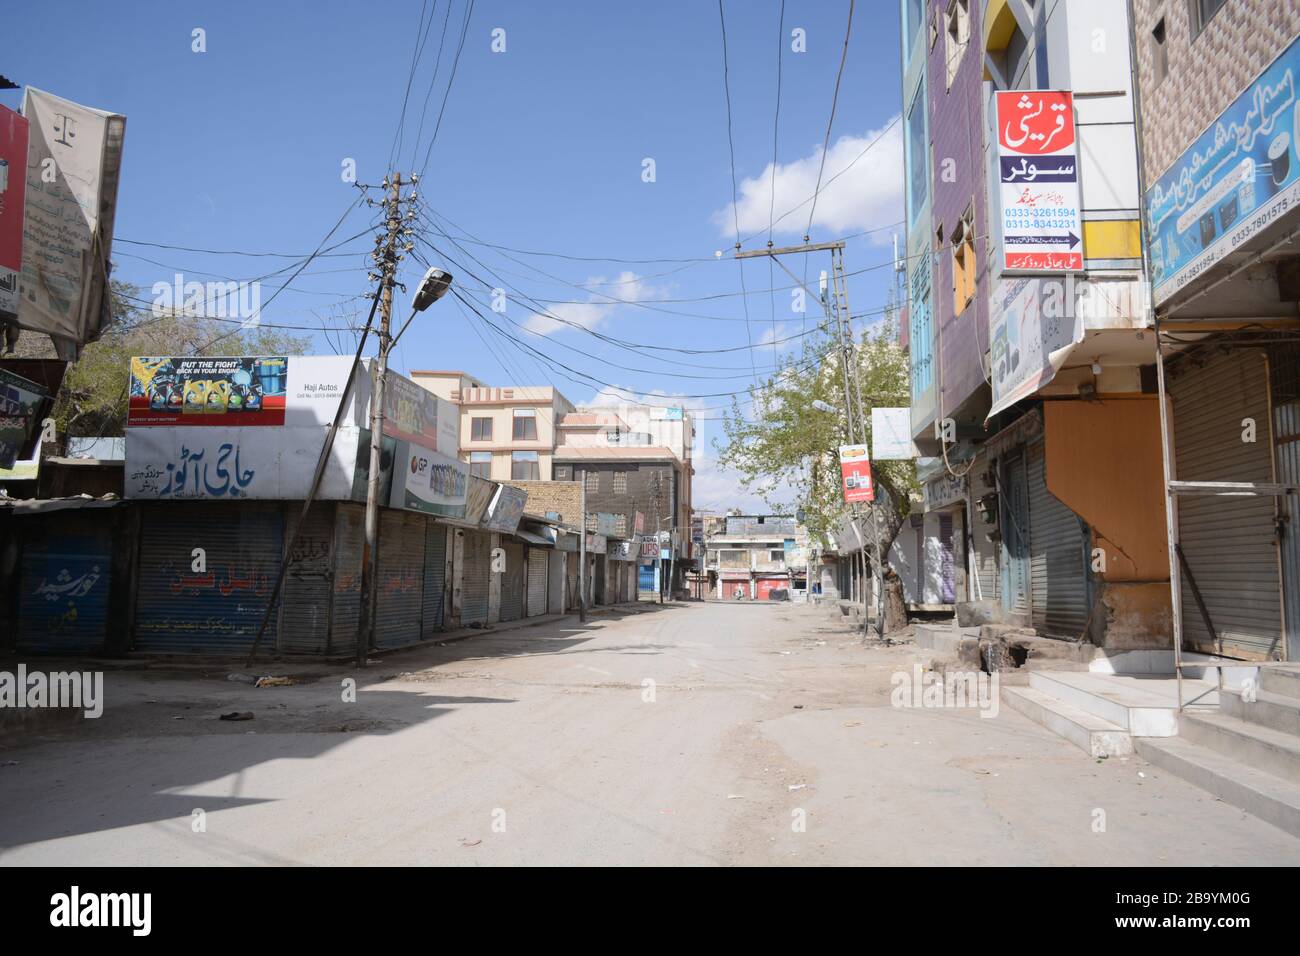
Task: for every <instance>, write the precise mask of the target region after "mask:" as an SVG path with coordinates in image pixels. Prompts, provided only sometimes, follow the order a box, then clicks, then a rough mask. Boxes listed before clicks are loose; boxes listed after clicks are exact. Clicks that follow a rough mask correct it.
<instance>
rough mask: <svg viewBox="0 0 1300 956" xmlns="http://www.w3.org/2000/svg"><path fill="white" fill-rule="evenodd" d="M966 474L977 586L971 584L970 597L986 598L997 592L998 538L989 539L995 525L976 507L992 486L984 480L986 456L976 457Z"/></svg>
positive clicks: (989, 598)
mask: <svg viewBox="0 0 1300 956" xmlns="http://www.w3.org/2000/svg"><path fill="white" fill-rule="evenodd" d="M970 476H971V501H972V506H971V516H970V520H971V546H972V548H973V550H974V558H975V582H974V583H975V584H976V585H977V586H978V590H976V589H974V588H972V590H973V591H974V593H973V594H972V595H971V597H972V598H975V599H979V600H985V601H987V600H991V599H993V598H996V597H997V596H998V584H999V581H998V577H999V575H998V542H997V538H996V537H995V538H994V539H993V540H992V541H990V540H989V535H990V534H992V533H993V531H995V530H996V529H997V526H996V525H994V524H989V523H988V522H986V521H985V520H984V517H983V513H982V512H981V511H980V508H979V500H980V499H981V498H983V497H984V496H986V495H988V494H991V493H992V492H994V491H995V490H996V489H995V488H994V487H993V486H992V485H991V484H989V482H988V481H987V478H988V459H986V458H984V457H983V456H981V457H980V458H978V459H976V462H975V466H974V467H973V468H972V469H971V473H970Z"/></svg>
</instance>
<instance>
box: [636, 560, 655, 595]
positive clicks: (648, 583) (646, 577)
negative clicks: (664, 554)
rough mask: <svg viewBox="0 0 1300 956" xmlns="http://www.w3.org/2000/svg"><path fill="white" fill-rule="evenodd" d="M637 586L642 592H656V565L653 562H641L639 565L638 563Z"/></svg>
mask: <svg viewBox="0 0 1300 956" xmlns="http://www.w3.org/2000/svg"><path fill="white" fill-rule="evenodd" d="M636 586H637V590H638V591H640V592H642V593H646V594H654V590H655V566H654V565H653V564H639V565H637V584H636Z"/></svg>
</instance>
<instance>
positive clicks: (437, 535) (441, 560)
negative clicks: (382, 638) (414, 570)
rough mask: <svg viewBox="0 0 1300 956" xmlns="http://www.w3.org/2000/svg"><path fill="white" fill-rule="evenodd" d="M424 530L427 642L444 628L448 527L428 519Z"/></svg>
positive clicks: (425, 630)
mask: <svg viewBox="0 0 1300 956" xmlns="http://www.w3.org/2000/svg"><path fill="white" fill-rule="evenodd" d="M426 521H427V525H426V527H425V529H424V615H423V630H424V637H425V639H426V640H427V639H428V638H430V637H432V636H433V634H434V632H435V631H437V630H438V629H439V628H441V627H442V620H443V613H442V612H443V605H444V604H445V603H446V593H445V588H446V584H447V526H446V525H441V524H438V523H437V522H436V521H434V520H432V519H426Z"/></svg>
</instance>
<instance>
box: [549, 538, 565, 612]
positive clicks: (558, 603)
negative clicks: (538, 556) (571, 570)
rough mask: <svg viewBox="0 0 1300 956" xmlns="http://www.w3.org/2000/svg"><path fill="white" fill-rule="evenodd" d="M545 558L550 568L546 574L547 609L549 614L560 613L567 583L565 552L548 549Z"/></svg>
mask: <svg viewBox="0 0 1300 956" xmlns="http://www.w3.org/2000/svg"><path fill="white" fill-rule="evenodd" d="M546 557H547V560H548V561H549V562H550V565H551V568H550V572H549V573H548V575H547V590H548V592H549V596H548V599H547V611H548V613H551V614H560V613H562V612H563V611H564V607H565V604H564V589H565V585H566V583H567V579H566V572H565V567H564V565H565V554H564V552H563V551H550V552H548V553H547V556H546Z"/></svg>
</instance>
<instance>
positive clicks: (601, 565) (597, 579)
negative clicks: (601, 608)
mask: <svg viewBox="0 0 1300 956" xmlns="http://www.w3.org/2000/svg"><path fill="white" fill-rule="evenodd" d="M591 563H592V582H593V583H592V587H591V603H592V604H608V603H609V602H608V601H607V600H606V599H605V565H606V561H605V555H603V554H598V555H596V556H595V557H593V558H592V559H591Z"/></svg>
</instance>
